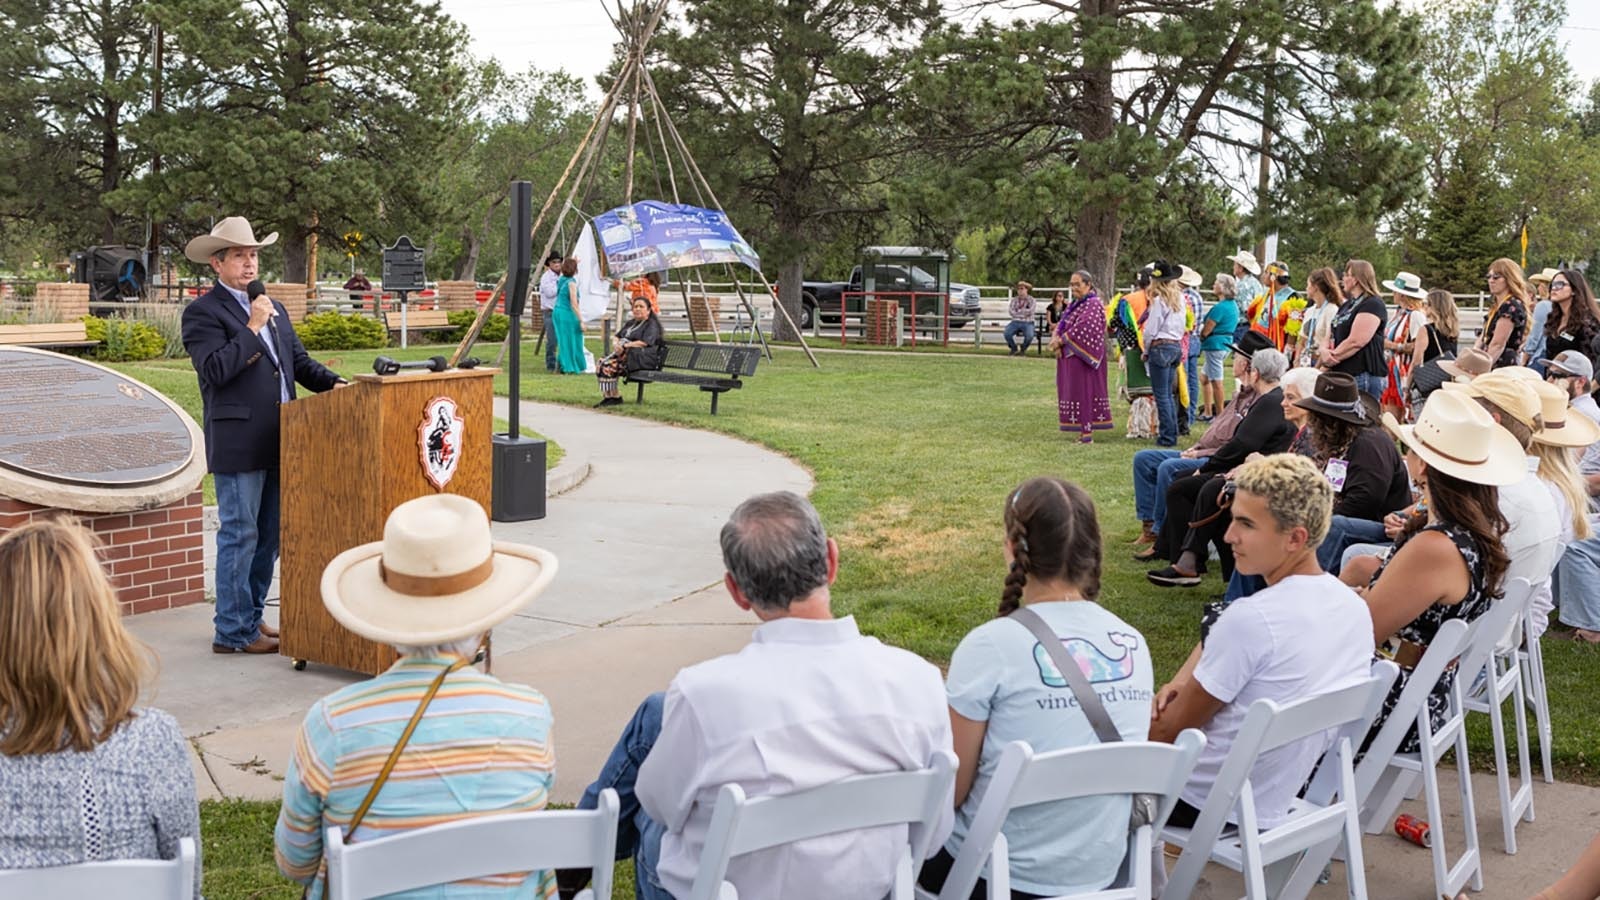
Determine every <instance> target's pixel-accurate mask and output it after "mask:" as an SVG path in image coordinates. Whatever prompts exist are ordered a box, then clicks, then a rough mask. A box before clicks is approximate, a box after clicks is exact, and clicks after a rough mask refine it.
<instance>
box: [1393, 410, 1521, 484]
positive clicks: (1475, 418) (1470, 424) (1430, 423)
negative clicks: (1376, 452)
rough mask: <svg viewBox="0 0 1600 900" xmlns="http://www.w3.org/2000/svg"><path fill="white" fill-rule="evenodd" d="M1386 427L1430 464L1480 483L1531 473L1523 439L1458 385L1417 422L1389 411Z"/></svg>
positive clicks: (1511, 481) (1510, 481)
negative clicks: (1398, 418) (1409, 422)
mask: <svg viewBox="0 0 1600 900" xmlns="http://www.w3.org/2000/svg"><path fill="white" fill-rule="evenodd" d="M1383 427H1384V428H1387V429H1388V430H1389V432H1390V433H1391V434H1393V435H1394V436H1395V437H1397V438H1399V439H1400V442H1401V443H1403V444H1405V445H1406V446H1407V447H1410V448H1411V452H1413V453H1415V454H1417V455H1418V456H1420V457H1422V461H1423V462H1425V463H1427V464H1428V468H1430V469H1435V470H1437V471H1440V472H1443V473H1444V474H1446V475H1450V476H1452V477H1455V478H1460V479H1462V480H1463V481H1470V482H1473V483H1475V484H1492V485H1496V486H1499V485H1506V484H1516V483H1517V482H1519V481H1521V480H1522V479H1523V478H1524V477H1526V476H1527V474H1528V464H1527V457H1525V456H1523V453H1522V445H1521V444H1519V443H1517V439H1516V438H1514V437H1512V436H1511V432H1509V431H1506V430H1505V429H1504V428H1501V427H1500V426H1499V425H1498V424H1496V422H1495V420H1494V417H1493V416H1490V415H1489V413H1488V412H1487V411H1485V410H1484V408H1483V407H1481V406H1479V405H1478V404H1477V403H1475V402H1473V401H1472V400H1471V399H1469V398H1468V397H1466V396H1464V395H1462V394H1461V393H1459V392H1455V391H1437V392H1435V393H1434V394H1433V395H1432V396H1430V397H1429V398H1428V402H1427V403H1426V404H1425V405H1423V407H1422V414H1421V415H1420V416H1418V417H1417V424H1415V425H1401V424H1400V423H1399V422H1397V421H1395V417H1394V415H1393V414H1392V413H1384V414H1383Z"/></svg>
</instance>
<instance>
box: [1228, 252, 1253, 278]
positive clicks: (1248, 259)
mask: <svg viewBox="0 0 1600 900" xmlns="http://www.w3.org/2000/svg"><path fill="white" fill-rule="evenodd" d="M1228 262H1231V263H1233V264H1234V265H1237V266H1239V267H1240V268H1242V269H1244V270H1245V271H1246V272H1249V273H1250V274H1251V275H1260V274H1261V263H1259V262H1256V255H1255V254H1254V253H1251V252H1250V251H1249V250H1240V251H1239V252H1238V253H1235V254H1234V255H1232V256H1230V257H1228Z"/></svg>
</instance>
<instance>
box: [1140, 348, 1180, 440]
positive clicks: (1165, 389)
mask: <svg viewBox="0 0 1600 900" xmlns="http://www.w3.org/2000/svg"><path fill="white" fill-rule="evenodd" d="M1146 355H1147V356H1149V357H1150V358H1149V360H1148V362H1149V366H1148V368H1149V370H1150V393H1151V394H1152V395H1154V397H1155V401H1156V422H1157V424H1156V446H1157V447H1173V446H1176V445H1177V443H1178V398H1177V394H1176V391H1177V389H1178V366H1179V365H1181V364H1182V363H1183V348H1182V347H1179V346H1178V345H1177V344H1174V343H1163V344H1156V345H1155V346H1153V347H1151V348H1150V349H1149V350H1148V351H1146Z"/></svg>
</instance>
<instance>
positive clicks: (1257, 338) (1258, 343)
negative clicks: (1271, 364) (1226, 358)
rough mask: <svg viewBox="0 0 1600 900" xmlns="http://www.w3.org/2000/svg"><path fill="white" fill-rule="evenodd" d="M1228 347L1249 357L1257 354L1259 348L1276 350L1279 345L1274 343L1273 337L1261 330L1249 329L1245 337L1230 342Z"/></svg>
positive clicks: (1246, 357)
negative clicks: (1232, 342)
mask: <svg viewBox="0 0 1600 900" xmlns="http://www.w3.org/2000/svg"><path fill="white" fill-rule="evenodd" d="M1228 349H1229V350H1232V351H1233V352H1235V353H1237V354H1239V355H1240V356H1242V357H1244V358H1245V359H1249V358H1250V357H1252V356H1255V354H1256V351H1257V350H1276V349H1277V345H1276V344H1274V343H1272V339H1271V338H1269V337H1267V336H1266V335H1264V334H1262V333H1261V332H1259V331H1247V332H1245V335H1244V337H1242V338H1240V339H1239V342H1238V343H1236V344H1230V345H1229V346H1228Z"/></svg>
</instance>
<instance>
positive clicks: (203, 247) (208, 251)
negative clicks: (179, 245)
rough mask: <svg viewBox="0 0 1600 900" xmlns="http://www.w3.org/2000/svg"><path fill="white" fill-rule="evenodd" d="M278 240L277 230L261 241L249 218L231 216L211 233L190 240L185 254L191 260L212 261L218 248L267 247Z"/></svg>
mask: <svg viewBox="0 0 1600 900" xmlns="http://www.w3.org/2000/svg"><path fill="white" fill-rule="evenodd" d="M277 241H278V233H277V232H276V231H274V232H273V233H271V234H269V235H267V236H266V237H264V238H262V239H261V240H259V241H258V240H256V233H255V230H254V229H252V228H251V227H250V220H249V219H246V218H245V217H244V216H229V217H227V218H226V219H223V220H222V221H220V222H218V223H217V224H216V226H215V227H213V228H212V229H211V233H210V234H202V235H200V236H199V237H197V238H193V239H192V240H190V241H189V243H188V244H187V245H185V246H184V248H183V255H184V256H187V257H188V258H189V261H190V262H197V263H203V262H210V260H211V256H212V254H214V253H216V252H217V251H218V250H226V249H228V248H229V247H267V246H270V245H272V244H275V243H277Z"/></svg>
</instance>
